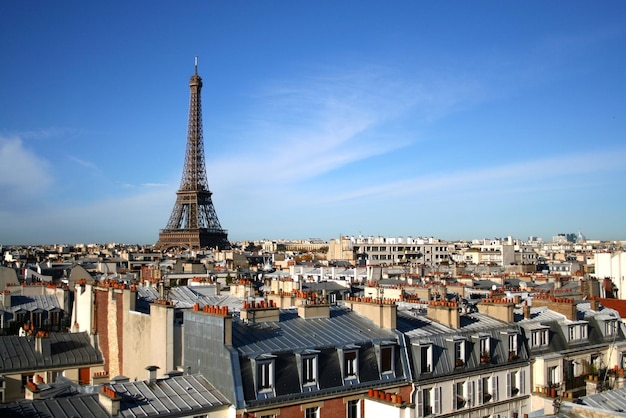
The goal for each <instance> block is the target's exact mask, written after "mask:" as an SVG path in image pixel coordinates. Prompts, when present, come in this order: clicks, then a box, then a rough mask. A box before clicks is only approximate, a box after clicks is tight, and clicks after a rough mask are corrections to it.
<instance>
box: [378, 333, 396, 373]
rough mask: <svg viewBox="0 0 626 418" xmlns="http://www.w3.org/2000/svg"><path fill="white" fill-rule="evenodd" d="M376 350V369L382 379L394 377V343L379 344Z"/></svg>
mask: <svg viewBox="0 0 626 418" xmlns="http://www.w3.org/2000/svg"><path fill="white" fill-rule="evenodd" d="M377 348H378V350H377V353H376V354H377V356H378V367H379V370H380V374H381V376H382V377H385V376H386V377H393V376H394V368H393V365H394V359H395V350H394V349H395V342H393V341H388V342H383V343H381V344H380V345H379V346H378V347H377Z"/></svg>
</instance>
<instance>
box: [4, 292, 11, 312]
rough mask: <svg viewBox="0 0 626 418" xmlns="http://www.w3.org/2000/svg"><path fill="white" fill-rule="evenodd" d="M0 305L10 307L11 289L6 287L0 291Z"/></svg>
mask: <svg viewBox="0 0 626 418" xmlns="http://www.w3.org/2000/svg"><path fill="white" fill-rule="evenodd" d="M2 305H3V306H4V307H5V308H10V307H11V291H10V290H9V289H6V290H5V291H4V292H2Z"/></svg>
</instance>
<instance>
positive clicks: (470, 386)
mask: <svg viewBox="0 0 626 418" xmlns="http://www.w3.org/2000/svg"><path fill="white" fill-rule="evenodd" d="M467 397H468V399H469V404H470V405H469V406H470V407H472V406H474V405H475V402H474V401H475V399H474V382H467Z"/></svg>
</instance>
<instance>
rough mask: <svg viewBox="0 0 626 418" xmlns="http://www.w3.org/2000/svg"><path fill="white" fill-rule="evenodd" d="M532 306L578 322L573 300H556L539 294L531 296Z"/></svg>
mask: <svg viewBox="0 0 626 418" xmlns="http://www.w3.org/2000/svg"><path fill="white" fill-rule="evenodd" d="M533 306H546V307H547V308H548V309H550V310H551V311H554V312H557V313H560V314H561V315H564V316H565V317H566V318H567V319H569V320H570V321H576V320H578V311H577V310H576V303H575V302H574V299H570V298H556V297H554V296H550V295H546V294H541V293H539V294H536V295H535V296H533Z"/></svg>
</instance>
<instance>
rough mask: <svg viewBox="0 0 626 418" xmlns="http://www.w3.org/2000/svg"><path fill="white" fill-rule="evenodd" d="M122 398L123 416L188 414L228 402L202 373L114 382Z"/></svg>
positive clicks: (114, 386) (204, 410) (114, 387)
mask: <svg viewBox="0 0 626 418" xmlns="http://www.w3.org/2000/svg"><path fill="white" fill-rule="evenodd" d="M111 387H112V388H113V389H114V390H115V391H116V392H117V394H118V395H119V396H120V397H121V398H122V400H121V404H120V414H119V415H120V416H122V417H138V416H168V415H178V416H188V415H196V414H200V413H202V412H208V411H210V410H213V409H217V408H220V407H223V406H225V405H229V402H228V400H227V399H226V398H225V397H224V395H222V394H221V393H220V392H219V391H218V390H217V389H215V387H214V386H213V385H211V384H210V383H209V381H208V380H207V379H205V378H204V377H203V376H202V375H187V376H174V377H170V378H166V379H157V380H156V381H154V382H149V381H145V380H142V381H137V382H125V383H117V384H113V385H111Z"/></svg>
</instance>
